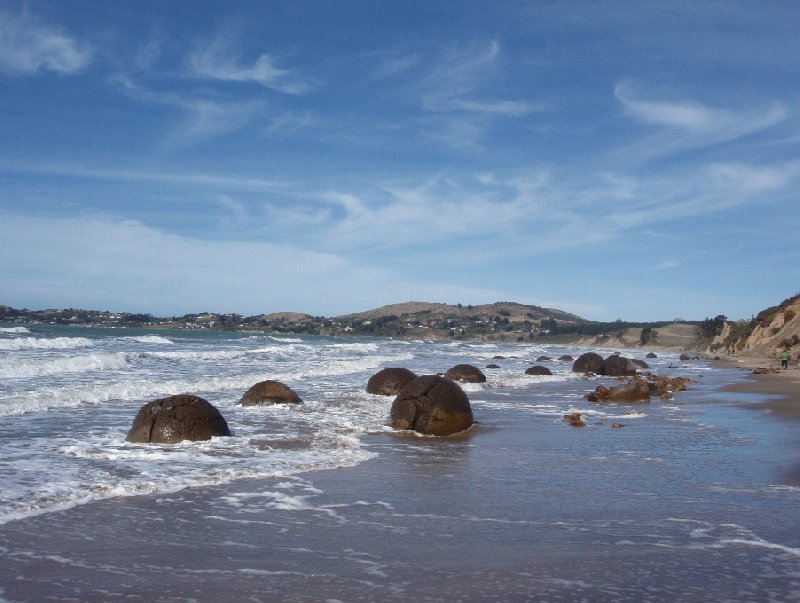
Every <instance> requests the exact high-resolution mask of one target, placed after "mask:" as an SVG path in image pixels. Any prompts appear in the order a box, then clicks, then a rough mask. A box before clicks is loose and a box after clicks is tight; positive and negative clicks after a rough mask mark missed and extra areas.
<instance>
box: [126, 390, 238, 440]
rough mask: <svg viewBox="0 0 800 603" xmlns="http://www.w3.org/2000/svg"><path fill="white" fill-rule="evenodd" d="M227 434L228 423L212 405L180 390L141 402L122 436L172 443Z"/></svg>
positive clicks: (208, 438) (229, 433)
mask: <svg viewBox="0 0 800 603" xmlns="http://www.w3.org/2000/svg"><path fill="white" fill-rule="evenodd" d="M229 435H231V432H230V430H229V429H228V423H227V422H226V421H225V419H224V417H223V416H222V415H221V414H220V412H219V410H217V408H216V407H215V406H213V405H212V404H211V403H210V402H208V401H207V400H204V399H203V398H200V397H198V396H193V395H191V394H180V395H177V396H169V397H168V398H160V399H158V400H153V401H152V402H148V403H147V404H145V405H144V406H142V408H141V409H140V410H139V413H138V414H137V415H136V418H134V420H133V426H132V427H131V429H130V431H128V436H127V438H126V439H127V440H128V441H129V442H136V443H145V444H176V443H178V442H182V441H183V440H192V441H199V440H210V439H211V438H212V437H214V436H229Z"/></svg>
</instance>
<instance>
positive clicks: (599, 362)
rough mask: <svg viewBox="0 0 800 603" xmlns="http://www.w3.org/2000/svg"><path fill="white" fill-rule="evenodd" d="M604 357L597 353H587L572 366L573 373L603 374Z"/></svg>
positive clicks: (579, 357)
mask: <svg viewBox="0 0 800 603" xmlns="http://www.w3.org/2000/svg"><path fill="white" fill-rule="evenodd" d="M604 362H605V361H604V360H603V357H602V356H601V355H600V354H597V353H595V352H586V353H585V354H581V355H580V356H578V359H577V360H576V361H575V362H574V363H573V365H572V371H573V372H575V373H595V374H598V375H600V374H602V373H603V363H604Z"/></svg>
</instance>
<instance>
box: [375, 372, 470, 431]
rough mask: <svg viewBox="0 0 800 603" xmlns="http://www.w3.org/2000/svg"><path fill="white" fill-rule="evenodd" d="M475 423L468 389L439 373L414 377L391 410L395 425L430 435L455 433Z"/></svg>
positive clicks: (396, 399) (397, 427)
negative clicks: (465, 389)
mask: <svg viewBox="0 0 800 603" xmlns="http://www.w3.org/2000/svg"><path fill="white" fill-rule="evenodd" d="M472 423H473V418H472V407H471V406H470V403H469V398H467V395H466V394H465V393H464V390H462V389H461V388H460V387H459V386H458V384H456V383H454V382H453V381H451V380H450V379H447V378H445V377H439V376H438V375H424V376H422V377H418V378H416V379H414V381H412V382H411V383H409V384H408V385H406V386H405V387H404V388H403V389H402V391H401V392H400V393H399V394H398V395H397V398H395V400H394V402H393V403H392V409H391V411H390V425H391V426H392V427H394V428H395V429H410V430H414V431H417V432H419V433H423V434H427V435H435V436H446V435H451V434H453V433H457V432H459V431H463V430H465V429H466V428H468V427H469V426H470V425H472Z"/></svg>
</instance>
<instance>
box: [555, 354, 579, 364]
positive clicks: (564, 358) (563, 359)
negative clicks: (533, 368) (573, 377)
mask: <svg viewBox="0 0 800 603" xmlns="http://www.w3.org/2000/svg"><path fill="white" fill-rule="evenodd" d="M558 359H559V360H560V361H561V362H572V361H573V360H575V359H574V358H573V357H572V356H570V355H569V354H564V355H563V356H559V357H558Z"/></svg>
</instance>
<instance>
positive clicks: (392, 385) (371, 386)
mask: <svg viewBox="0 0 800 603" xmlns="http://www.w3.org/2000/svg"><path fill="white" fill-rule="evenodd" d="M416 378H417V375H416V374H415V373H414V372H413V371H410V370H408V369H407V368H391V367H390V368H385V369H383V370H380V371H378V372H377V373H375V374H374V375H372V377H370V378H369V381H368V382H367V393H368V394H377V395H379V396H396V395H397V394H399V393H400V390H401V389H403V388H404V387H405V386H406V385H408V384H409V383H410V382H412V381H413V380H414V379H416Z"/></svg>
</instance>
